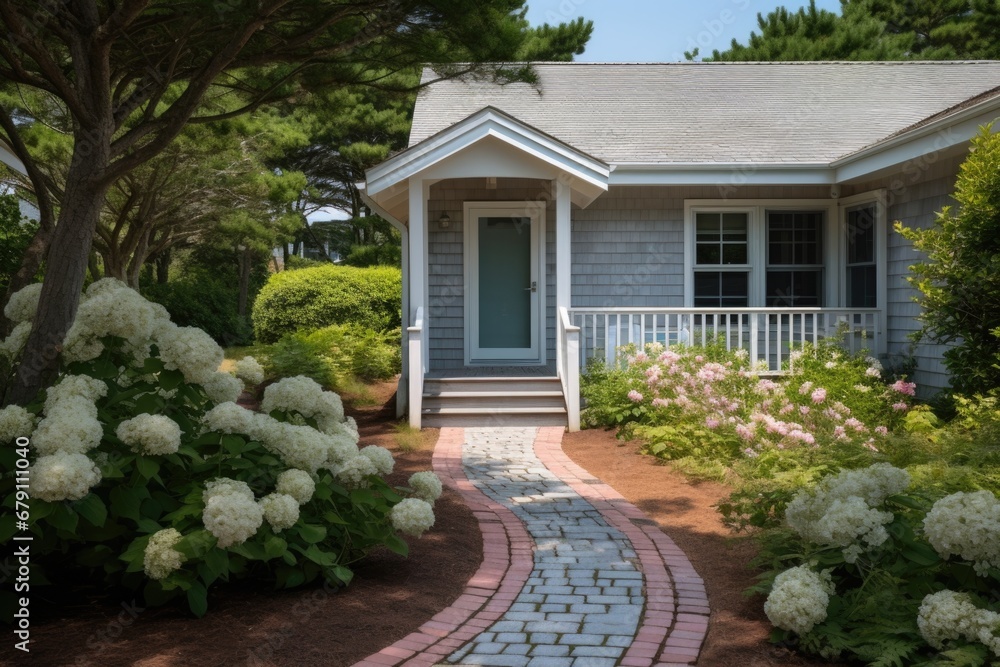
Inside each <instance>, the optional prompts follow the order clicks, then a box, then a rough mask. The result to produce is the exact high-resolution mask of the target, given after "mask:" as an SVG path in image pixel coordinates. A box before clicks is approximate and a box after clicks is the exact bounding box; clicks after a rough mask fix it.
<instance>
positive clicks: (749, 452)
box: [584, 344, 915, 466]
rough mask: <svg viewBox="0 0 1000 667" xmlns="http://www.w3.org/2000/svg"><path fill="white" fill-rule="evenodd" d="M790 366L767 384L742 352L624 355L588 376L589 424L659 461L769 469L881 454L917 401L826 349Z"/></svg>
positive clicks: (655, 348) (863, 362)
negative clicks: (803, 460) (796, 454)
mask: <svg viewBox="0 0 1000 667" xmlns="http://www.w3.org/2000/svg"><path fill="white" fill-rule="evenodd" d="M790 365H791V369H790V370H788V371H786V373H784V374H779V375H776V376H772V377H765V376H761V375H760V374H759V373H757V372H755V370H754V369H753V368H752V367H751V364H750V361H749V359H748V355H747V354H746V352H745V351H742V350H733V351H727V350H726V349H725V347H724V346H722V345H710V346H708V347H705V348H703V347H671V348H666V349H665V348H664V347H663V346H662V345H659V344H649V345H647V346H646V348H645V350H643V351H640V352H637V351H636V350H635V349H629V348H623V356H622V363H621V366H620V368H617V369H601V368H595V367H592V368H591V369H590V373H589V374H588V378H587V382H586V385H585V389H584V396H585V398H586V399H587V401H588V403H587V411H586V416H587V418H588V420H589V421H590V422H591V423H592V424H594V425H598V424H601V425H624V426H625V431H626V433H627V434H629V435H636V436H639V437H641V438H642V439H644V440H645V441H647V442H648V443H649V444H648V445H647V449H648V450H649V451H650V452H651V453H653V454H655V455H657V456H660V457H661V458H666V459H671V460H676V459H682V458H686V457H696V458H700V459H711V460H713V461H714V462H715V463H721V464H723V465H726V466H728V465H731V464H732V463H735V462H737V461H740V460H755V461H756V463H755V465H758V466H759V465H765V464H767V465H774V457H773V456H770V455H771V454H773V453H774V452H781V451H790V450H801V449H804V448H806V449H810V450H820V449H822V448H831V447H838V448H840V449H841V450H843V451H849V452H853V455H854V456H861V455H863V454H864V453H865V452H868V453H870V454H874V453H876V452H878V451H879V448H880V446H881V443H882V442H883V441H884V440H885V439H886V438H888V437H889V436H890V434H891V433H892V432H893V431H894V430H895V429H896V428H897V427H898V426H899V425H900V422H901V420H902V419H903V417H904V415H905V413H906V411H907V410H909V408H910V401H911V399H912V397H913V396H914V393H915V385H914V384H913V383H911V382H905V381H903V380H900V381H897V382H895V383H894V384H892V385H886V384H885V383H884V382H883V381H882V377H881V375H882V371H881V366H880V365H879V364H878V361H877V360H875V359H872V358H866V357H863V356H850V355H847V354H846V353H845V352H843V351H842V350H841V349H840V348H838V347H836V346H835V345H833V344H829V345H820V346H818V347H813V346H806V347H805V348H803V349H801V350H797V351H795V352H793V353H792V356H791V364H790ZM864 463H865V462H864V461H858V464H864Z"/></svg>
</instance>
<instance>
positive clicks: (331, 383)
mask: <svg viewBox="0 0 1000 667" xmlns="http://www.w3.org/2000/svg"><path fill="white" fill-rule="evenodd" d="M399 344H400V330H399V329H396V330H394V331H388V332H380V331H373V330H371V329H368V328H365V327H363V326H361V325H359V324H345V325H336V324H335V325H331V326H329V327H324V328H322V329H318V330H316V331H307V332H298V333H294V334H290V335H287V336H285V337H283V338H282V339H281V340H279V341H278V342H277V343H275V344H274V345H272V346H271V347H270V349H269V351H268V352H267V363H266V368H267V370H268V374H269V375H273V376H277V377H285V376H289V375H305V376H307V377H311V378H312V379H314V380H316V381H317V382H319V383H320V384H322V385H323V386H325V387H330V388H335V389H340V390H343V389H344V388H345V387H347V386H349V385H350V384H351V383H352V382H353V381H355V380H356V379H360V380H368V381H370V380H385V379H388V378H391V377H393V376H394V375H396V374H397V373H399V370H400V364H401V358H400V347H399Z"/></svg>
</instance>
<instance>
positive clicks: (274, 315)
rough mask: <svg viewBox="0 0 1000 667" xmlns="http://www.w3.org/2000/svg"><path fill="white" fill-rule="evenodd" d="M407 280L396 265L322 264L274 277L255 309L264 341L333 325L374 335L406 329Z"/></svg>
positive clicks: (259, 334) (260, 339)
mask: <svg viewBox="0 0 1000 667" xmlns="http://www.w3.org/2000/svg"><path fill="white" fill-rule="evenodd" d="M401 299H402V277H401V273H400V270H399V269H397V268H392V267H373V268H366V269H360V268H355V267H350V266H333V265H327V266H319V267H314V268H308V269H301V270H297V271H283V272H281V273H276V274H274V275H273V276H271V278H270V280H268V282H267V285H265V286H264V288H263V289H262V290H261V291H260V294H259V295H258V296H257V300H256V301H255V302H254V307H253V316H252V320H253V327H254V334H255V335H256V337H257V340H258V342H261V343H274V342H276V341H278V340H279V339H280V338H281V337H282V336H284V335H286V334H293V333H295V332H297V331H303V330H314V329H321V328H323V327H327V326H330V325H332V324H360V325H362V326H364V327H367V328H369V329H372V330H374V331H391V330H392V329H395V328H397V327H399V326H400V322H401V320H400V303H401Z"/></svg>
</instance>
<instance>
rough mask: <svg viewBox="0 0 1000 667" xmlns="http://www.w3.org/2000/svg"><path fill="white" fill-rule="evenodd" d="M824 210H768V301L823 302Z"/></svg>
mask: <svg viewBox="0 0 1000 667" xmlns="http://www.w3.org/2000/svg"><path fill="white" fill-rule="evenodd" d="M822 240H823V213H822V212H819V211H768V213H767V269H766V279H765V280H766V286H765V304H766V305H767V306H768V307H772V308H800V307H801V308H805V307H817V306H822V305H823V293H824V288H823V285H824V271H823V244H822Z"/></svg>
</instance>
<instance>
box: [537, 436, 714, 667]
mask: <svg viewBox="0 0 1000 667" xmlns="http://www.w3.org/2000/svg"><path fill="white" fill-rule="evenodd" d="M562 438H563V429H562V428H554V427H546V428H541V429H539V431H538V436H537V438H536V439H535V454H536V455H537V456H538V458H539V460H541V462H542V464H544V465H545V467H546V468H548V469H549V470H550V471H552V473H553V474H555V475H556V476H557V477H559V478H560V479H562V480H563V481H564V482H566V484H567V485H569V487H570V488H572V489H573V490H574V491H576V492H577V493H578V494H580V495H581V496H582V497H583V498H585V499H586V500H587V501H588V502H590V504H591V505H593V506H594V507H595V508H596V509H597V510H598V511H600V513H601V514H602V515H603V516H604V518H605V519H607V521H608V523H610V524H611V525H612V526H614V527H615V528H617V529H618V530H620V531H621V532H623V533H624V534H625V536H626V537H628V539H629V540H630V541H631V542H632V546H633V548H634V549H635V552H636V554H637V555H638V556H639V562H640V564H641V566H642V571H643V578H644V584H645V589H646V609H645V614H644V615H643V619H642V621H641V622H640V625H639V629H638V632H637V633H636V637H635V641H633V642H632V645H631V646H630V647H629V648H628V651H626V652H625V655H624V657H623V658H622V660H621V663H620V664H621V665H627V666H628V667H675V666H679V665H693V664H695V663H696V662H697V661H698V654H699V651H700V649H701V645H702V643H703V642H704V641H705V635H706V634H707V633H708V617H709V608H708V595H707V594H706V593H705V584H704V582H703V581H702V579H701V577H700V576H698V573H697V572H695V569H694V567H693V566H692V565H691V561H689V560H688V558H687V556H685V555H684V552H683V551H681V550H680V548H678V546H677V545H676V544H674V541H673V540H671V539H670V538H669V537H668V536H667V535H666V534H665V533H664V532H662V531H661V530H660V529H659V528H658V527H657V526H655V525H644V524H636V523H633V519H640V520H641V519H645V520H647V521H648V518H647V517H646V515H645V514H643V513H642V512H641V511H640V510H639V509H638V508H637V507H636V506H635V505H633V504H632V503H630V502H628V501H627V500H625V499H624V498H623V497H622V495H621V494H620V493H618V492H617V491H615V490H614V489H613V488H611V487H610V486H608V485H607V484H605V483H604V482H601V481H600V480H599V479H597V478H596V477H594V476H593V475H591V474H590V473H589V472H587V471H586V470H584V469H583V468H581V467H580V466H578V465H576V464H575V463H573V461H572V460H570V458H569V457H568V456H566V454H565V452H563V450H562Z"/></svg>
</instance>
